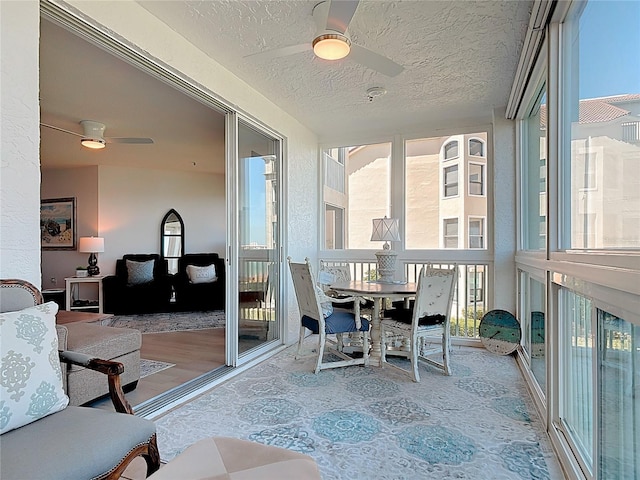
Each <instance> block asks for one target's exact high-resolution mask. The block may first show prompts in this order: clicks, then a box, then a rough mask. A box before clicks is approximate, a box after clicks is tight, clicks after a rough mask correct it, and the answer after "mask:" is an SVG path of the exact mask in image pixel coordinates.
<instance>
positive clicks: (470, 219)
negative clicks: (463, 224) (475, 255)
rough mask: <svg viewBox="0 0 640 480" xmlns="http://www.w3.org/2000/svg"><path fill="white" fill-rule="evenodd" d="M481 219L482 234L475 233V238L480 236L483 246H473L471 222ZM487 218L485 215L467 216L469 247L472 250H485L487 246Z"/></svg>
mask: <svg viewBox="0 0 640 480" xmlns="http://www.w3.org/2000/svg"><path fill="white" fill-rule="evenodd" d="M476 221H479V222H480V229H481V234H480V235H473V238H480V239H481V241H482V246H481V247H472V246H471V237H472V235H471V222H476ZM486 224H487V219H486V217H484V216H481V215H469V217H468V218H467V242H468V244H467V248H468V249H470V250H484V249H486V248H487V234H486V230H487V226H486Z"/></svg>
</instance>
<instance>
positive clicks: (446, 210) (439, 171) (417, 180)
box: [402, 132, 487, 249]
mask: <svg viewBox="0 0 640 480" xmlns="http://www.w3.org/2000/svg"><path fill="white" fill-rule="evenodd" d="M455 137H456V138H467V137H469V138H477V139H481V140H482V141H483V142H485V145H486V138H487V132H476V133H471V134H464V135H462V134H460V135H455ZM464 141H465V142H466V140H464ZM458 142H459V141H457V140H456V141H453V140H452V136H451V135H447V136H442V137H426V138H417V139H411V140H405V142H404V152H405V159H404V183H403V187H404V188H403V191H402V195H403V199H404V215H405V217H404V225H403V227H404V238H403V240H404V244H405V248H406V249H438V248H443V247H442V245H443V240H442V238H443V236H442V231H441V229H440V228H433V226H434V225H441V224H442V219H443V218H466V216H467V213H466V212H471V213H473V214H475V215H477V216H479V217H486V215H487V199H486V188H485V186H486V178H485V175H486V173H485V172H486V165H485V164H484V163H481V162H480V161H475V162H474V163H476V164H477V165H479V166H480V168H479V169H478V168H476V174H477V175H478V176H479V181H480V182H481V183H482V185H480V186H478V185H476V184H475V183H474V189H475V190H474V191H478V189H481V190H482V191H483V194H484V195H483V196H482V197H480V196H476V197H475V198H470V197H468V196H462V195H460V196H459V197H458V199H457V201H456V200H450V199H449V198H447V197H445V191H446V193H448V194H449V195H451V196H452V197H455V196H456V195H458V191H459V190H458V188H459V187H458V181H459V179H458V169H460V168H461V167H460V165H459V163H458V161H455V160H454V161H453V162H447V163H445V164H443V163H442V162H443V158H444V148H445V145H451V144H452V143H453V144H458ZM449 167H453V168H452V169H449ZM445 169H446V171H447V172H449V176H448V179H447V178H445V177H446V173H445ZM478 170H480V173H478ZM461 175H465V177H466V176H467V175H468V172H464V173H461ZM467 178H468V177H467ZM475 180H476V177H474V181H475ZM446 181H449V182H453V183H451V184H447V185H446V186H445V182H446ZM460 243H461V245H460V246H459V247H458V246H457V241H456V247H455V248H465V245H466V241H465V242H460ZM449 248H451V247H449Z"/></svg>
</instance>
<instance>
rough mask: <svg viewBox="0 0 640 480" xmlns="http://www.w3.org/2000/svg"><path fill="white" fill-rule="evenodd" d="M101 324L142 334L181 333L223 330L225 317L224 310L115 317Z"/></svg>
mask: <svg viewBox="0 0 640 480" xmlns="http://www.w3.org/2000/svg"><path fill="white" fill-rule="evenodd" d="M101 324H102V325H107V326H109V327H124V328H135V329H137V330H140V331H141V332H142V333H166V332H182V331H187V330H204V329H207V328H224V326H225V315H224V310H214V311H210V312H174V313H148V314H144V315H115V316H113V317H109V318H108V319H105V320H102V321H101Z"/></svg>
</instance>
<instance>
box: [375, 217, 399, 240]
mask: <svg viewBox="0 0 640 480" xmlns="http://www.w3.org/2000/svg"><path fill="white" fill-rule="evenodd" d="M371 241H372V242H399V241H400V231H399V229H398V219H397V218H387V217H384V218H374V219H373V232H372V233H371Z"/></svg>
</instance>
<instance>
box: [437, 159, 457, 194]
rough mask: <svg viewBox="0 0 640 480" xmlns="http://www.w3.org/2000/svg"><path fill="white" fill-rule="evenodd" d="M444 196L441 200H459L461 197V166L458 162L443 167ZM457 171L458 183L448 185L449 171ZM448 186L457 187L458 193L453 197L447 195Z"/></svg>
mask: <svg viewBox="0 0 640 480" xmlns="http://www.w3.org/2000/svg"><path fill="white" fill-rule="evenodd" d="M441 168H442V170H441V171H442V187H441V188H442V194H441V198H442V199H443V200H449V199H452V198H457V197H459V196H460V164H459V163H458V162H456V163H454V164H450V165H443V166H442V167H441ZM454 168H455V169H456V181H455V183H452V184H447V170H451V169H454ZM447 186H449V187H452V186H455V187H456V193H455V194H453V195H447Z"/></svg>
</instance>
